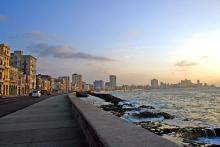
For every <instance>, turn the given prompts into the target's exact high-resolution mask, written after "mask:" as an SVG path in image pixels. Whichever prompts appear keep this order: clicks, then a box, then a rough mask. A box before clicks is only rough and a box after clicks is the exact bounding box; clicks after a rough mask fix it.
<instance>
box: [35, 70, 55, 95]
mask: <svg viewBox="0 0 220 147" xmlns="http://www.w3.org/2000/svg"><path fill="white" fill-rule="evenodd" d="M36 79H37V80H36V89H38V90H44V91H47V92H48V93H51V92H52V77H51V76H50V75H41V74H38V75H37V77H36Z"/></svg>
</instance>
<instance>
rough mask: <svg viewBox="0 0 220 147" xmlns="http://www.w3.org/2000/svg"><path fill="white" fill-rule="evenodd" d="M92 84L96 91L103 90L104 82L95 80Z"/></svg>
mask: <svg viewBox="0 0 220 147" xmlns="http://www.w3.org/2000/svg"><path fill="white" fill-rule="evenodd" d="M93 85H94V89H95V90H96V91H101V90H104V89H105V82H104V81H102V80H95V81H94V82H93Z"/></svg>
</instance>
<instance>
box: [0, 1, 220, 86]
mask: <svg viewBox="0 0 220 147" xmlns="http://www.w3.org/2000/svg"><path fill="white" fill-rule="evenodd" d="M13 3H14V4H13V5H11V1H10V0H9V1H8V0H2V1H1V6H0V9H1V11H0V32H1V36H0V40H1V43H7V44H9V46H10V48H11V52H13V51H15V50H24V51H25V53H27V54H33V55H34V56H36V57H37V58H38V59H39V60H38V67H37V69H38V71H39V72H38V74H39V73H42V74H49V75H52V76H53V77H58V76H60V75H68V76H70V75H71V74H72V73H80V74H82V75H83V77H84V79H85V81H87V82H88V83H92V82H93V81H94V80H95V79H102V80H104V81H107V80H108V75H110V74H114V75H117V79H118V80H117V82H118V83H119V85H122V84H136V85H139V84H141V85H146V84H149V82H150V80H151V79H153V78H156V79H160V81H164V82H167V83H168V82H169V83H176V82H179V81H180V80H181V79H185V78H187V79H191V80H192V81H196V80H198V79H199V80H201V81H205V82H207V83H209V84H215V85H217V86H220V76H219V75H220V69H218V68H217V67H220V60H219V58H218V55H219V53H220V52H219V47H220V44H219V41H218V40H219V37H220V30H219V25H220V21H219V18H220V15H219V14H220V5H219V4H220V2H219V1H216V0H211V1H203V0H202V1H201V0H200V1H199V0H192V1H179V2H178V3H177V2H176V1H174V0H168V1H159V0H158V1H155V2H153V1H142V0H141V1H138V2H137V1H132V0H130V1H129V2H128V1H123V0H122V1H117V2H116V1H105V2H102V1H98V0H97V1H92V2H91V1H83V2H82V1H77V0H76V1H68V0H66V1H62V2H60V1H46V2H45V1H42V2H39V1H26V0H23V1H18V0H14V1H13ZM52 4H53V5H52ZM38 10H41V11H38ZM48 10H50V11H48ZM14 12H17V13H14Z"/></svg>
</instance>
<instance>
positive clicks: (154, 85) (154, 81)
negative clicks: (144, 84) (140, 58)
mask: <svg viewBox="0 0 220 147" xmlns="http://www.w3.org/2000/svg"><path fill="white" fill-rule="evenodd" d="M158 87H159V85H158V80H157V79H153V80H151V88H158Z"/></svg>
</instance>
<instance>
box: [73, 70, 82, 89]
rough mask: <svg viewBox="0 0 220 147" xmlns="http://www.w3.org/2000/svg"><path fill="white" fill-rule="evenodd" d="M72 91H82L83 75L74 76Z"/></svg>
mask: <svg viewBox="0 0 220 147" xmlns="http://www.w3.org/2000/svg"><path fill="white" fill-rule="evenodd" d="M71 86H72V91H80V90H82V75H80V74H76V73H74V74H72V84H71Z"/></svg>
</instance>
